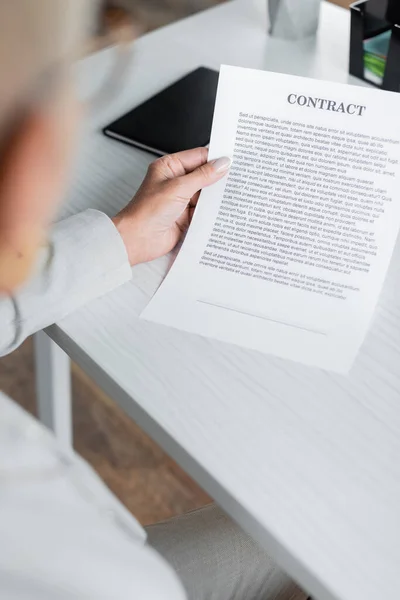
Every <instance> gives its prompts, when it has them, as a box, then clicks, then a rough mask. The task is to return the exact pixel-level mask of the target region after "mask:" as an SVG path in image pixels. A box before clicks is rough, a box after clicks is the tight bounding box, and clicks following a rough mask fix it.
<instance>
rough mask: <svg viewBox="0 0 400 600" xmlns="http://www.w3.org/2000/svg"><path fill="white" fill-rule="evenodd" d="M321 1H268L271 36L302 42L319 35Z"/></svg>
mask: <svg viewBox="0 0 400 600" xmlns="http://www.w3.org/2000/svg"><path fill="white" fill-rule="evenodd" d="M320 4H321V3H320V0H268V12H269V21H270V27H269V34H270V35H271V36H273V37H278V38H283V39H286V40H300V39H303V38H306V37H310V36H313V35H315V34H316V33H317V29H318V22H319V10H320Z"/></svg>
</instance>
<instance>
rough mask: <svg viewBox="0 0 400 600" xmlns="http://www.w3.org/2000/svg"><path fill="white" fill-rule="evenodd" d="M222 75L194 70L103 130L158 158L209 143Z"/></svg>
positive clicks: (209, 70)
mask: <svg viewBox="0 0 400 600" xmlns="http://www.w3.org/2000/svg"><path fill="white" fill-rule="evenodd" d="M218 77H219V74H218V72H217V71H212V70H211V69H207V68H205V67H200V68H199V69H196V70H195V71H192V72H191V73H189V74H188V75H186V77H183V78H182V79H179V81H176V82H175V83H173V84H172V85H170V86H169V87H168V88H165V89H164V90H162V91H161V92H160V93H159V94H157V95H156V96H153V97H152V98H150V99H149V100H147V101H146V102H144V103H143V104H140V105H139V106H137V107H136V108H134V109H133V110H131V111H130V112H128V113H127V114H125V115H124V116H122V117H120V118H119V119H117V120H116V121H114V122H113V123H111V124H110V125H108V126H107V127H105V128H104V129H103V132H104V133H105V135H107V136H109V137H112V138H115V139H117V140H120V141H121V142H125V143H127V144H131V145H133V146H137V147H139V148H142V149H143V150H147V151H149V152H152V153H154V154H157V155H160V156H162V155H164V154H171V153H172V152H179V151H180V150H188V149H189V148H195V147H197V146H206V145H207V144H208V143H209V141H210V134H211V125H212V119H213V114H214V105H215V98H216V94H217V86H218Z"/></svg>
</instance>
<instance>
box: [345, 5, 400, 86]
mask: <svg viewBox="0 0 400 600" xmlns="http://www.w3.org/2000/svg"><path fill="white" fill-rule="evenodd" d="M350 9H351V41H350V74H351V75H354V76H355V77H358V78H359V79H363V80H364V81H368V83H372V84H373V85H376V86H377V87H380V88H382V89H384V90H389V91H392V92H400V0H366V1H365V2H355V3H354V4H352V5H351V6H350Z"/></svg>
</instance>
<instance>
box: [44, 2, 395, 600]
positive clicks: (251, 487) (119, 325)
mask: <svg viewBox="0 0 400 600" xmlns="http://www.w3.org/2000/svg"><path fill="white" fill-rule="evenodd" d="M348 29H349V17H348V13H347V12H346V11H344V10H342V9H339V8H336V7H333V6H330V5H324V6H323V11H322V21H321V26H320V31H319V36H318V39H317V41H316V42H313V41H305V42H300V43H293V44H291V43H285V42H282V41H278V40H271V39H268V37H267V35H266V17H265V0H258V1H257V0H237V1H234V2H231V3H228V4H226V5H222V6H220V7H217V8H215V9H212V10H210V11H207V12H205V13H202V14H200V15H197V16H195V17H192V18H189V19H186V20H184V21H182V22H179V23H176V24H174V25H172V26H169V27H166V28H164V29H161V30H160V31H157V32H154V33H151V34H149V35H147V36H145V37H144V38H142V39H140V40H139V42H138V43H137V45H136V58H135V61H134V64H133V65H132V68H131V70H130V74H129V80H128V82H127V85H126V87H125V90H124V91H123V93H121V94H120V95H119V97H118V99H116V100H115V101H114V103H113V105H112V106H110V107H109V109H107V110H106V111H104V112H103V113H102V114H101V115H97V116H96V117H95V118H94V119H93V121H92V125H93V126H94V127H95V128H98V126H99V125H100V124H105V123H106V122H107V121H109V120H110V119H111V118H113V117H115V116H117V115H119V114H121V113H122V112H123V111H124V110H127V109H129V108H131V106H133V105H134V104H135V103H137V102H139V101H141V100H143V99H145V98H146V97H148V96H150V95H151V94H152V93H153V92H156V91H157V90H159V89H160V88H161V87H163V86H164V85H166V84H167V83H169V82H171V81H172V80H174V79H175V78H177V77H178V76H180V75H182V74H184V73H185V72H187V71H188V70H190V69H192V68H194V67H197V66H198V65H202V64H204V65H207V66H210V67H215V68H218V66H219V64H220V63H221V62H226V63H230V64H235V65H242V66H249V67H256V68H261V69H271V70H278V71H284V72H290V73H295V74H300V75H309V76H311V77H318V78H326V79H330V80H336V81H342V82H343V81H344V82H345V81H347V80H348V76H347V49H348V42H349V35H348ZM109 60H110V52H104V53H102V54H99V55H96V56H94V57H92V58H90V59H88V60H87V61H86V62H85V64H84V65H83V67H82V69H83V83H84V84H85V85H86V84H87V85H89V86H90V85H92V84H94V82H95V81H96V79H97V78H99V77H100V76H101V73H102V72H103V71H104V69H105V65H106V63H107V62H108V61H109ZM399 118H400V115H399ZM81 146H82V148H81V152H80V159H79V161H78V165H77V173H76V176H75V180H74V184H73V186H72V189H71V192H70V194H69V197H68V203H67V206H66V208H65V211H64V214H71V213H74V212H76V211H79V210H81V209H83V208H86V207H88V206H92V207H98V208H101V209H103V210H105V211H106V212H108V213H114V212H115V211H117V210H118V209H119V208H120V207H121V206H123V205H124V204H125V203H126V202H127V201H128V200H129V199H130V197H131V195H132V193H133V192H134V191H135V189H136V188H137V186H138V185H139V183H140V181H141V179H142V177H143V175H144V173H145V169H146V166H147V164H148V162H149V161H150V157H149V156H148V155H146V154H145V153H142V152H140V151H136V150H134V149H131V148H129V147H125V146H123V145H121V144H118V143H117V142H113V141H111V140H107V139H105V138H103V136H102V135H101V134H100V133H98V132H95V133H90V132H88V133H87V134H86V135H85V139H84V140H83V142H82V144H81ZM166 267H167V259H163V260H160V261H156V262H154V263H152V264H146V265H141V266H139V267H137V268H135V269H134V274H133V281H132V282H130V283H129V284H127V285H125V286H124V287H123V288H120V289H119V290H117V291H115V292H114V293H112V294H110V295H108V296H107V297H105V298H103V299H100V300H98V301H96V302H93V303H92V304H91V305H90V306H88V307H86V308H85V309H83V310H81V311H79V312H78V313H76V314H74V315H73V316H71V317H70V318H68V319H66V320H65V321H63V322H62V323H59V324H58V325H56V326H53V327H52V328H50V329H49V330H48V334H49V335H50V336H51V337H52V338H53V339H54V340H55V341H56V342H57V344H58V345H59V346H61V348H63V349H64V350H65V351H66V352H67V353H68V354H69V355H70V356H71V357H72V358H73V359H74V360H75V361H76V362H77V363H79V364H80V365H81V366H82V367H83V368H84V369H85V370H86V372H87V373H89V375H91V376H92V377H93V378H94V379H95V380H96V382H98V383H99V384H100V385H101V386H102V387H103V388H104V390H105V391H106V392H108V393H109V394H110V396H111V397H112V398H114V400H115V401H116V402H117V403H118V404H120V405H121V406H122V407H123V408H124V410H125V411H126V412H127V413H128V414H129V415H131V417H132V418H134V419H135V420H136V421H137V422H138V423H139V425H141V426H142V427H143V429H145V430H146V431H147V432H148V433H149V434H150V435H151V436H152V437H153V438H154V439H155V440H157V442H159V443H160V444H161V445H162V446H163V447H164V448H165V450H166V451H167V452H169V453H170V454H171V456H173V457H174V458H175V459H176V460H177V461H178V462H179V463H180V464H181V465H182V467H183V468H184V469H185V470H186V471H187V472H188V473H190V474H191V475H192V476H193V477H194V478H195V479H196V480H197V481H198V482H199V483H200V484H201V485H202V486H203V487H204V488H205V489H206V490H207V491H208V492H209V493H210V494H211V496H213V497H214V498H215V500H216V501H217V502H218V503H219V504H220V505H221V506H222V507H223V508H224V509H225V510H226V511H227V512H228V513H230V514H231V515H232V516H233V517H234V518H235V519H236V520H237V521H238V522H239V523H240V525H241V526H242V527H243V528H244V529H246V530H247V531H248V532H249V533H250V534H251V535H252V536H253V537H254V538H255V539H257V540H258V541H259V542H260V543H261V544H262V545H263V546H264V547H265V548H266V549H268V550H269V551H270V552H271V553H272V554H273V555H274V556H275V557H276V558H277V560H278V561H279V562H280V563H281V564H282V565H283V566H284V567H285V568H286V569H287V571H288V572H289V573H291V574H292V575H293V576H294V577H295V578H296V579H297V580H298V581H299V582H300V583H301V584H302V585H303V586H304V587H305V588H306V589H307V590H308V591H309V592H310V593H312V594H313V595H314V596H315V598H317V599H318V600H333V599H335V600H389V599H391V598H394V597H397V596H396V592H397V594H398V593H399V592H398V579H399V578H400V568H399V565H400V248H399V246H398V247H397V252H396V254H395V257H394V259H393V262H392V266H391V269H390V273H389V276H388V279H387V281H386V284H385V288H384V291H383V294H382V297H381V300H380V304H379V307H378V309H377V311H376V316H375V319H374V322H373V325H372V327H371V330H370V332H369V334H368V337H367V340H366V342H365V344H364V346H363V349H362V352H361V353H360V355H359V357H358V359H357V362H356V365H355V367H354V369H353V371H352V373H351V375H350V376H349V377H341V376H336V375H332V374H330V373H325V372H321V371H318V370H316V369H311V368H306V367H303V366H300V365H297V364H293V363H290V362H285V361H283V360H279V359H277V358H273V357H268V356H264V355H261V354H257V353H255V352H250V351H245V350H242V349H240V348H236V347H231V346H229V345H226V344H222V343H218V342H215V341H212V340H208V339H203V338H201V337H197V336H194V335H188V334H185V333H183V332H179V331H175V330H172V329H168V328H165V327H161V326H157V325H155V324H151V323H147V322H143V321H140V320H139V319H138V314H139V313H140V311H141V309H142V308H143V307H144V306H145V305H146V303H147V301H148V300H149V298H150V297H151V295H152V293H153V292H154V290H155V289H156V287H157V285H158V284H159V282H160V281H161V279H162V277H163V275H164V273H165V270H166ZM42 335H43V334H42ZM57 360H58V359H57ZM64 367H65V363H64Z"/></svg>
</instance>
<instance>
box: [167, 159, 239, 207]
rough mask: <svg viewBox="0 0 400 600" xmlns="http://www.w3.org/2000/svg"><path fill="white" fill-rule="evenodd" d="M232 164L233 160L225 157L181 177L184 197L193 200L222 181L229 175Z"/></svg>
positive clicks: (180, 184)
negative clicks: (210, 186) (196, 194)
mask: <svg viewBox="0 0 400 600" xmlns="http://www.w3.org/2000/svg"><path fill="white" fill-rule="evenodd" d="M231 163H232V161H231V159H230V158H228V157H227V156H224V157H222V158H218V159H217V160H212V161H211V162H208V163H206V164H204V165H201V166H200V167H198V168H197V169H195V170H194V171H192V172H191V173H188V174H187V175H184V176H183V177H180V180H179V187H180V191H181V194H182V196H183V197H187V198H192V197H193V196H194V194H195V193H196V192H198V191H199V190H201V189H203V188H204V187H207V186H208V185H211V184H212V183H215V182H217V181H219V180H220V179H222V177H224V176H225V175H226V174H227V172H228V170H229V167H230V166H231Z"/></svg>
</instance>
